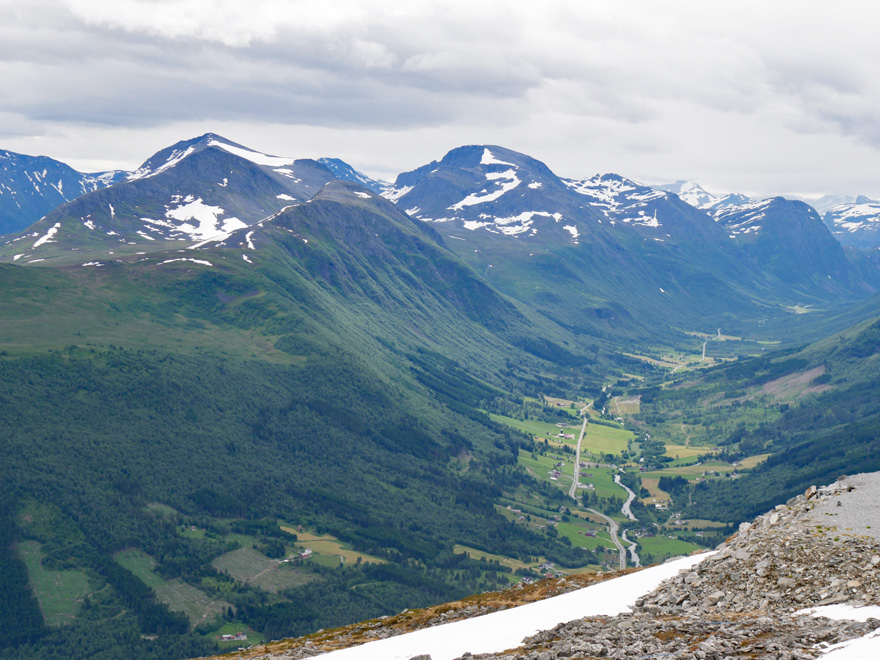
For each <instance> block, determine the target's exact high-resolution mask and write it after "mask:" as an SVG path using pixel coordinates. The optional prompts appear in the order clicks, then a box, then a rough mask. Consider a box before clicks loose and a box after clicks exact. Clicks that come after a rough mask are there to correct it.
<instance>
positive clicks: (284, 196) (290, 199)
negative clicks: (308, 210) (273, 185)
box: [275, 193, 296, 202]
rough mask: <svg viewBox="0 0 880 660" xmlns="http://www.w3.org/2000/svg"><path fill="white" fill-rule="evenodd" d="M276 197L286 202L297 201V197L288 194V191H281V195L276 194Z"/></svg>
mask: <svg viewBox="0 0 880 660" xmlns="http://www.w3.org/2000/svg"><path fill="white" fill-rule="evenodd" d="M275 197H276V199H280V200H282V201H285V202H295V201H296V197H291V196H290V195H288V194H286V193H281V194H280V195H275Z"/></svg>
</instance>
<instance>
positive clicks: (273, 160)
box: [208, 138, 294, 167]
mask: <svg viewBox="0 0 880 660" xmlns="http://www.w3.org/2000/svg"><path fill="white" fill-rule="evenodd" d="M208 146H209V147H220V148H221V149H223V150H224V151H228V152H229V153H231V154H234V155H236V156H239V157H240V158H244V159H245V160H249V161H251V162H252V163H256V164H257V165H266V166H268V167H284V166H285V165H293V161H294V159H293V158H280V157H278V156H269V155H268V154H263V153H260V152H259V151H252V150H251V149H245V148H244V147H233V146H232V145H231V144H227V143H226V142H221V141H220V140H215V139H214V138H211V139H210V140H208Z"/></svg>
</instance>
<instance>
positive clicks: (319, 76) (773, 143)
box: [0, 0, 880, 194]
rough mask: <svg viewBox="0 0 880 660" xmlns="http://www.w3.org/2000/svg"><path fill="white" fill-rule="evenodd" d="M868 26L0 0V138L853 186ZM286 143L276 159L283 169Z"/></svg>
mask: <svg viewBox="0 0 880 660" xmlns="http://www.w3.org/2000/svg"><path fill="white" fill-rule="evenodd" d="M878 15H880V8H875V7H874V6H872V5H865V4H864V3H856V2H852V1H851V0H843V1H842V2H838V3H835V5H834V6H833V7H832V6H831V5H830V4H827V3H819V2H814V1H811V0H806V1H804V0H802V1H801V2H793V1H791V0H777V1H776V2H774V3H759V2H756V1H754V0H743V1H740V2H732V1H730V0H722V1H719V2H715V3H711V4H709V5H707V4H706V3H705V2H697V1H695V0H670V1H669V2H664V3H657V2H656V1H652V0H634V1H632V2H629V3H625V4H621V3H618V2H611V1H609V0H603V1H598V2H589V3H584V2H580V1H575V0H555V1H551V2H546V3H521V2H517V3H511V2H508V1H502V0H482V1H481V2H473V0H445V1H440V0H435V1H428V0H412V1H410V2H406V3H398V4H396V5H389V3H387V2H384V1H383V2H379V1H378V0H337V1H335V2H333V3H327V2H324V1H323V0H321V1H318V0H251V1H250V2H247V3H245V2H241V1H240V0H239V1H236V2H232V1H229V0H116V1H114V2H112V3H110V2H104V1H103V0H68V1H67V2H63V1H62V0H54V1H53V0H42V1H41V0H32V1H30V2H28V3H15V7H13V6H12V3H6V4H0V78H2V79H3V81H4V92H5V95H4V97H3V99H2V102H0V103H2V105H0V114H2V116H3V117H4V118H6V119H8V121H6V122H4V124H3V125H2V126H0V139H4V135H5V136H7V138H13V139H16V140H18V139H19V138H18V137H16V136H22V135H27V134H30V135H40V134H42V135H44V136H45V140H44V143H46V144H48V143H49V141H50V136H51V135H55V136H58V135H61V134H67V135H72V134H73V132H75V131H76V130H83V128H84V127H89V130H90V134H92V135H95V136H98V135H100V134H101V130H100V129H101V128H102V127H103V128H104V133H103V134H104V135H106V136H110V135H114V136H118V135H119V134H120V132H125V131H128V132H129V134H130V135H135V134H139V135H143V136H146V135H148V134H150V133H151V132H152V133H153V134H158V133H161V134H163V135H165V134H167V130H165V129H167V128H168V127H171V126H205V127H206V128H207V129H213V130H217V127H218V126H223V125H228V126H236V127H239V128H241V130H242V133H239V134H238V135H237V136H230V137H234V138H237V139H238V140H239V141H242V142H244V143H246V144H249V140H248V136H254V138H255V139H259V136H260V135H263V134H265V132H266V131H267V130H269V128H271V130H275V131H277V132H278V134H279V135H287V136H301V135H304V134H307V133H308V132H309V131H310V132H311V133H308V134H309V135H311V134H321V135H325V136H331V135H333V136H335V139H333V140H332V144H331V145H328V148H327V150H326V151H325V153H331V151H332V152H333V153H335V154H339V155H342V154H343V152H345V151H346V150H348V151H350V152H353V153H358V154H363V153H365V152H366V151H367V145H373V144H374V143H375V136H376V135H385V136H389V139H392V140H395V139H396V140H400V139H401V138H402V135H403V134H404V132H406V134H407V135H408V136H410V137H408V138H405V139H404V142H405V144H404V145H396V146H395V147H394V148H393V149H386V150H385V153H386V154H388V156H387V157H388V158H390V154H391V153H397V154H399V156H398V158H400V160H398V161H397V162H390V160H389V161H383V162H379V161H380V160H381V159H382V158H385V156H383V155H382V154H376V155H374V156H373V157H372V158H369V159H368V160H371V161H373V162H374V163H375V165H376V168H377V169H378V170H381V171H382V172H383V173H384V172H388V171H392V170H395V169H404V168H405V167H406V166H407V163H411V162H413V161H415V162H416V163H419V162H424V161H427V160H429V159H431V158H437V157H439V156H441V155H442V152H441V153H438V152H436V151H432V152H430V153H416V151H415V150H416V149H417V148H419V146H420V145H429V144H430V145H432V149H433V148H435V147H434V146H433V145H442V148H443V149H444V150H445V149H446V148H451V147H454V146H457V145H459V144H463V143H466V142H482V143H490V142H491V143H501V144H505V145H506V146H510V147H511V148H515V149H519V150H522V151H526V152H528V153H530V154H532V155H535V156H536V157H540V158H543V159H545V160H547V161H548V164H549V165H550V166H551V167H552V168H554V169H557V170H560V171H562V172H563V173H564V174H569V175H577V176H583V175H587V174H591V173H593V172H595V171H605V170H610V169H620V170H621V171H622V172H623V173H624V174H628V175H629V176H641V177H643V178H653V179H659V178H664V177H665V178H669V179H674V178H681V177H682V176H683V175H684V173H685V171H687V172H688V173H694V172H695V175H696V178H698V179H701V180H707V179H715V180H719V181H723V180H729V181H730V185H733V183H734V179H735V181H736V182H739V181H741V180H742V179H743V178H747V176H748V175H749V173H750V172H752V173H755V172H757V171H758V170H760V171H761V178H760V180H755V181H754V182H752V183H751V184H750V188H751V189H759V188H763V189H767V192H773V190H774V186H779V185H782V183H783V182H786V181H788V179H789V178H790V177H789V174H790V173H791V172H799V173H801V174H802V175H803V176H805V177H808V179H809V181H802V183H803V184H804V185H807V186H816V185H819V182H821V181H823V180H824V181H828V180H830V179H831V178H834V177H839V178H840V180H841V181H842V183H839V184H838V183H835V185H847V184H846V181H852V184H851V185H853V186H856V185H869V183H868V182H869V179H870V177H869V176H868V175H863V176H861V178H859V176H860V175H859V172H868V171H869V170H874V171H876V169H877V166H878V165H880V157H878V156H877V151H878V150H880V125H878V122H877V120H876V119H875V115H876V112H875V108H876V107H877V106H878V104H880V82H878V79H877V77H876V76H875V75H874V71H873V70H872V67H873V66H874V64H875V63H876V62H877V61H880V42H878V40H877V39H876V37H875V34H874V32H875V30H874V29H873V26H874V25H875V24H876V19H877V18H878ZM160 128H161V129H162V130H161V131H160V130H159V129H160ZM282 129H283V130H282ZM157 132H158V133H157ZM218 132H219V131H218ZM429 136H430V137H429ZM186 137H190V135H187V134H182V135H177V136H175V138H174V140H172V141H176V140H177V139H183V138H186ZM343 138H344V139H345V140H347V141H348V142H346V143H345V144H344V145H342V146H343V148H339V147H337V146H336V144H337V143H338V142H340V141H341V140H342V139H343ZM108 139H109V138H108ZM290 139H292V140H293V137H291V138H290ZM100 140H101V138H99V137H96V138H95V142H96V143H97V142H99V141H100ZM297 140H298V141H296V142H294V143H291V144H290V146H289V147H288V148H287V149H276V150H275V151H276V152H281V153H283V154H284V155H300V153H299V152H298V149H299V148H300V147H299V144H300V143H301V142H302V140H299V138H297ZM307 141H308V139H307ZM16 144H24V142H23V141H22V142H16ZM57 144H61V143H60V142H58V143H57ZM69 144H72V143H69ZM347 145H352V146H351V147H350V148H349V147H348V146H347ZM3 146H7V147H8V146H9V145H8V144H7V143H6V142H4V143H3ZM162 146H165V145H164V144H154V145H152V147H150V148H149V150H150V151H152V150H156V149H158V148H160V147H162ZM815 149H822V150H824V151H825V153H821V152H816V151H814V150H815ZM24 150H25V151H29V150H28V149H27V148H26V147H25V148H24ZM101 150H105V148H104V147H101ZM108 153H109V152H108ZM828 154H834V156H835V158H840V159H841V160H839V161H836V162H835V163H834V170H833V171H831V168H829V167H828V165H829V161H828ZM50 155H51V154H50ZM147 155H148V153H144V154H142V156H143V157H144V158H145V157H146V156H147ZM758 155H760V156H758ZM87 157H88V158H90V159H92V160H102V161H103V159H104V156H103V155H102V156H100V158H99V157H95V156H91V155H89V156H87ZM125 157H126V158H127V157H128V156H125ZM363 162H364V161H360V162H356V163H354V164H355V165H358V166H359V167H363V168H365V169H366V166H365V165H363V164H362V163H363ZM578 168H581V169H578ZM734 174H740V175H741V176H733V175H734ZM752 176H754V177H755V178H756V179H757V178H758V177H757V174H753V175H752ZM823 177H824V179H823ZM873 185H875V186H876V185H877V184H873ZM727 187H729V186H727ZM803 187H804V186H801V188H803ZM775 189H778V188H775ZM860 191H864V192H869V193H871V192H872V191H867V190H864V189H862V190H860ZM873 194H880V190H876V191H874V192H873Z"/></svg>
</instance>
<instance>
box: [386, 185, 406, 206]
mask: <svg viewBox="0 0 880 660" xmlns="http://www.w3.org/2000/svg"><path fill="white" fill-rule="evenodd" d="M412 189H413V187H412V186H403V187H402V188H395V187H394V186H388V187H387V188H386V189H385V190H384V191H383V192H382V197H384V198H385V199H387V200H388V201H389V202H394V203H397V200H398V199H400V198H401V197H403V196H404V195H406V194H407V193H409V192H410V191H411V190H412Z"/></svg>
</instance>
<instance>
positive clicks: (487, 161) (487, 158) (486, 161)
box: [480, 148, 516, 167]
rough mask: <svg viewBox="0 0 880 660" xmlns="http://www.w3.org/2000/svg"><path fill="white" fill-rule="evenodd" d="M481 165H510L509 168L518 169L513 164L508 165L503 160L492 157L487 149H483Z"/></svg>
mask: <svg viewBox="0 0 880 660" xmlns="http://www.w3.org/2000/svg"><path fill="white" fill-rule="evenodd" d="M480 165H508V166H509V167H516V165H514V164H513V163H506V162H504V161H503V160H498V159H497V158H495V156H493V155H492V152H491V151H489V150H488V149H486V148H484V149H483V157H482V158H480Z"/></svg>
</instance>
